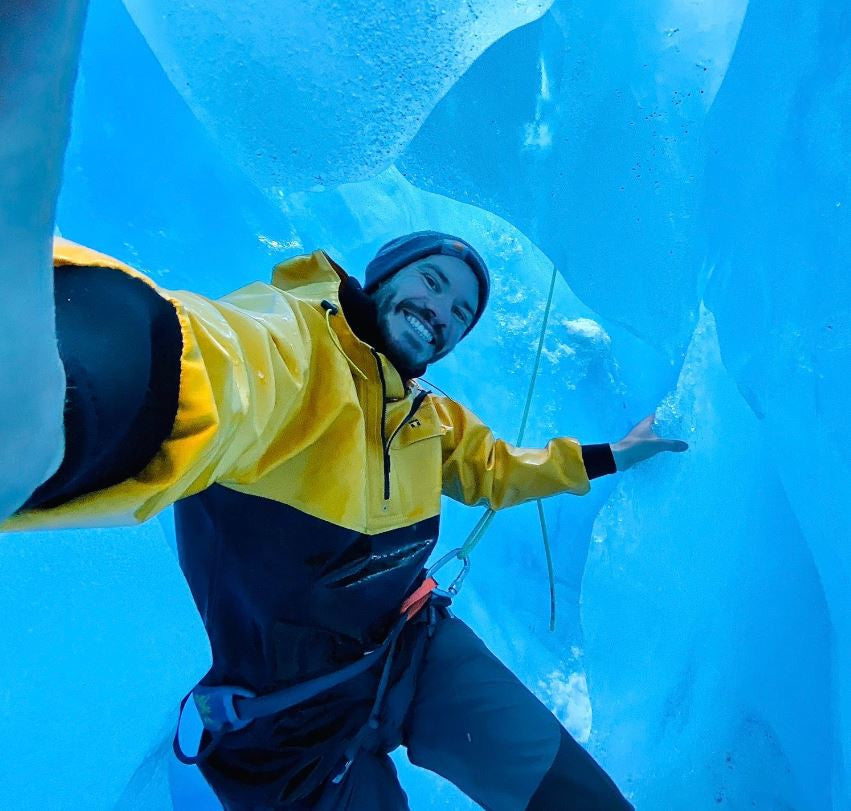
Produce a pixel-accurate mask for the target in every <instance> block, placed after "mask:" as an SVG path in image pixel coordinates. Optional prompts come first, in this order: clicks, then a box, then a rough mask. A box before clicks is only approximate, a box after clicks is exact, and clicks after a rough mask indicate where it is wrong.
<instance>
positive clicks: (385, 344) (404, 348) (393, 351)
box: [372, 288, 428, 380]
mask: <svg viewBox="0 0 851 811" xmlns="http://www.w3.org/2000/svg"><path fill="white" fill-rule="evenodd" d="M372 298H373V301H374V303H375V315H376V327H377V333H378V335H377V337H378V339H379V340H378V342H377V343H380V344H381V345H380V346H376V347H375V348H376V349H377V350H378V351H379V352H381V353H382V354H383V355H385V356H386V357H387V359H388V360H389V361H390V362H391V363H392V364H393V365H394V366H395V367H396V370H397V371H398V372H399V374H400V375H401V376H402V377H403V378H404V379H406V380H410V379H412V378H414V377H420V376H421V375H422V374H424V373H425V370H426V367H427V365H428V361H426V360H424V359H423V358H422V357H421V355H420V353H419V352H417V350H415V349H414V348H413V347H410V346H408V345H406V344H405V342H404V341H400V340H398V339H397V338H395V337H394V336H393V333H392V330H391V328H390V316H391V315H394V314H395V312H396V310H397V309H398V305H394V304H393V301H392V293H391V292H390V291H387V290H384V289H382V288H379V289H378V290H376V291H375V293H374V294H373V297H372ZM412 309H413V308H412Z"/></svg>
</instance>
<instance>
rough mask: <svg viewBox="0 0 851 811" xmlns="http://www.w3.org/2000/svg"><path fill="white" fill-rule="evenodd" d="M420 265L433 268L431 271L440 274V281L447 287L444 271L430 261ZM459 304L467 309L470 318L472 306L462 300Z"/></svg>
mask: <svg viewBox="0 0 851 811" xmlns="http://www.w3.org/2000/svg"><path fill="white" fill-rule="evenodd" d="M420 267H422V268H428V269H429V270H433V271H434V272H435V273H436V274H437V275H438V276H440V279H441V281H442V282H443V283H444V284H445V285H446V286H447V287H449V279H447V278H446V274H445V273H444V272H443V271H442V270H441V269H440V268H439V267H438V266H437V265H433V264H432V263H431V262H423V263H422V264H421V265H420ZM461 306H462V307H463V308H464V309H465V310H466V311H467V314H468V315H469V316H470V318H471V319H472V317H473V315H474V310H473V308H472V307H471V306H470V305H469V304H467V302H466V301H462V302H461Z"/></svg>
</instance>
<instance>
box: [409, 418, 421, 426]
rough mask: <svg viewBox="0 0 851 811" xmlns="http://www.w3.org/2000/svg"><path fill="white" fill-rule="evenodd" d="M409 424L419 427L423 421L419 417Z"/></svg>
mask: <svg viewBox="0 0 851 811" xmlns="http://www.w3.org/2000/svg"><path fill="white" fill-rule="evenodd" d="M408 425H409V426H410V427H411V428H419V427H420V426H421V425H422V423H421V422H420V421H419V420H418V419H413V420H411V421H410V422H409V423H408Z"/></svg>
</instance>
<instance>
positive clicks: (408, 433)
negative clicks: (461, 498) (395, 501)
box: [390, 400, 446, 513]
mask: <svg viewBox="0 0 851 811" xmlns="http://www.w3.org/2000/svg"><path fill="white" fill-rule="evenodd" d="M445 431H446V429H445V427H444V426H443V424H442V423H441V421H440V419H439V417H438V415H437V412H436V411H435V409H434V407H433V406H432V405H431V403H430V402H429V401H428V400H426V401H425V402H423V404H422V405H421V406H420V408H419V409H418V410H417V412H416V413H415V414H414V415H413V416H412V417H411V418H409V419H408V420H407V421H406V423H405V424H404V425H403V426H402V427H401V428H400V429H399V430H398V432H397V433H396V436H395V437H394V438H393V441H392V442H391V443H390V456H391V459H392V463H393V473H394V479H395V480H396V487H397V488H398V490H397V492H399V493H400V495H402V500H403V502H405V503H406V509H407V510H411V511H412V512H413V513H416V512H418V511H419V509H418V508H422V509H424V510H425V511H426V512H428V513H436V512H437V510H438V509H439V507H440V492H441V489H442V488H441V485H442V469H443V446H442V442H441V438H442V437H443V434H444V433H445Z"/></svg>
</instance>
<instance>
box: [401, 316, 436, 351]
mask: <svg viewBox="0 0 851 811" xmlns="http://www.w3.org/2000/svg"><path fill="white" fill-rule="evenodd" d="M405 320H406V321H407V322H408V324H410V326H411V329H412V330H413V331H414V332H415V333H416V334H417V335H418V336H419V337H420V338H422V340H423V341H425V342H426V343H427V344H433V343H434V335H432V332H431V330H430V329H429V328H428V327H427V326H426V325H425V324H424V323H423V322H422V321H421V320H420V319H419V318H417V317H416V316H415V315H413V314H412V313H408V312H406V313H405Z"/></svg>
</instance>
